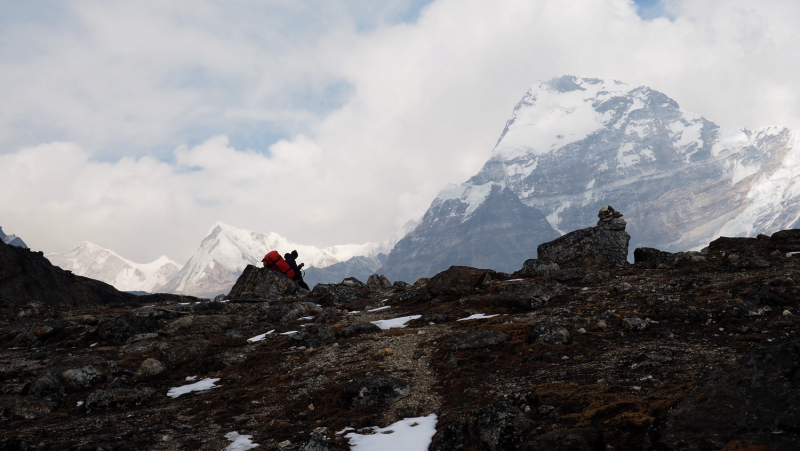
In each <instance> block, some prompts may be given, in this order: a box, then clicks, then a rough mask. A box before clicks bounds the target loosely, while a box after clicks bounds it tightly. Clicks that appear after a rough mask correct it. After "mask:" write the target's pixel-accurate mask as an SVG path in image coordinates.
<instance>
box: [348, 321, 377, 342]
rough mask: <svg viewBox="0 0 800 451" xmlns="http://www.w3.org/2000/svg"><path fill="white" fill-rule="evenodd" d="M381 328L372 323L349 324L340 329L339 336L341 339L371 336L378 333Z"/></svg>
mask: <svg viewBox="0 0 800 451" xmlns="http://www.w3.org/2000/svg"><path fill="white" fill-rule="evenodd" d="M380 331H381V328H380V327H378V326H376V325H375V324H372V323H356V324H350V325H348V326H345V327H344V328H342V330H341V332H339V336H340V337H342V338H349V337H355V336H356V335H361V334H373V333H377V332H380Z"/></svg>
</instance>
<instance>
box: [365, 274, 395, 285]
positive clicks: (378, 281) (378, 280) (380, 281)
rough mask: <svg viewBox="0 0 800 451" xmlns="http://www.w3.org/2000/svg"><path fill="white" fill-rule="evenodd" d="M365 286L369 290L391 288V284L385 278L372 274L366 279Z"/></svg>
mask: <svg viewBox="0 0 800 451" xmlns="http://www.w3.org/2000/svg"><path fill="white" fill-rule="evenodd" d="M367 286H368V287H370V288H391V287H392V282H389V279H387V278H386V276H382V275H378V274H373V275H371V276H369V279H367Z"/></svg>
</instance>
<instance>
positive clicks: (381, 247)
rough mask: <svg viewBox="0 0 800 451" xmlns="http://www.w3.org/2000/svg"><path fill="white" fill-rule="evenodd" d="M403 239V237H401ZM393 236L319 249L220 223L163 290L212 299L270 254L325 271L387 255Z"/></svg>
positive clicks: (276, 235) (225, 290) (393, 240)
mask: <svg viewBox="0 0 800 451" xmlns="http://www.w3.org/2000/svg"><path fill="white" fill-rule="evenodd" d="M401 238H402V237H401ZM396 241H397V239H395V238H394V237H393V238H392V239H390V240H389V241H386V242H383V243H366V244H345V245H336V246H330V247H326V248H322V249H320V248H317V247H314V246H306V245H302V244H297V243H293V242H291V241H289V240H287V239H286V238H284V237H282V236H280V235H278V234H277V233H273V232H270V233H267V234H261V233H257V232H251V231H249V230H243V229H238V228H236V227H233V226H230V225H228V224H225V223H222V222H217V223H216V224H214V226H213V227H212V228H211V230H210V231H209V233H208V235H207V236H206V237H205V238H204V239H203V241H202V242H201V243H200V248H199V249H198V250H197V252H195V254H194V255H193V256H192V257H191V258H190V259H189V262H187V263H186V265H185V266H184V267H183V269H182V270H181V271H180V272H179V273H178V274H177V275H176V276H175V277H174V278H173V279H172V280H171V281H170V282H169V283H168V284H167V286H165V287H164V290H165V291H167V292H170V293H185V294H190V295H194V296H206V297H210V296H213V295H216V294H221V293H227V292H228V291H229V290H230V288H231V286H233V284H234V283H235V282H236V279H237V278H238V277H239V275H240V274H241V273H242V271H243V270H244V268H245V267H246V266H247V265H257V266H260V265H261V263H260V262H261V259H262V258H264V255H266V253H267V252H269V251H271V250H277V251H278V252H280V253H281V255H283V254H285V253H287V252H290V251H292V250H297V252H298V254H299V255H300V257H299V259H298V262H303V263H305V267H306V268H310V267H316V268H325V267H327V266H330V265H333V264H336V263H340V262H345V261H347V260H350V259H351V258H353V257H359V256H361V257H375V256H377V255H378V254H388V253H389V251H390V250H391V248H392V246H393V245H394V243H395V242H396Z"/></svg>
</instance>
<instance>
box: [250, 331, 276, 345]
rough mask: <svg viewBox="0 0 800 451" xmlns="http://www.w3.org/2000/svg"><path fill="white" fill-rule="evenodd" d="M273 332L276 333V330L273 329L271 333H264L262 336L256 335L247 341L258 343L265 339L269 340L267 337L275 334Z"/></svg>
mask: <svg viewBox="0 0 800 451" xmlns="http://www.w3.org/2000/svg"><path fill="white" fill-rule="evenodd" d="M273 332H275V329H272V330H271V331H269V332H264V333H263V334H261V335H256V336H255V337H250V338H248V339H247V341H249V342H250V343H255V342H257V341H262V340H264V339H265V338H267V335H269V334H271V333H273Z"/></svg>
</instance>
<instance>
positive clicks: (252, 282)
mask: <svg viewBox="0 0 800 451" xmlns="http://www.w3.org/2000/svg"><path fill="white" fill-rule="evenodd" d="M246 292H250V293H253V295H255V296H257V297H259V298H263V299H280V298H281V297H283V296H291V295H294V294H304V293H308V290H306V289H304V288H301V287H300V286H298V285H297V283H295V281H294V280H292V279H290V278H288V277H286V276H284V275H283V274H280V273H277V272H275V271H272V270H270V269H267V268H259V267H257V266H253V265H247V267H246V268H244V271H243V272H242V275H241V276H239V278H238V279H237V280H236V283H235V284H234V285H233V288H231V291H230V293H228V298H231V299H236V298H239V297H241V296H242V293H246Z"/></svg>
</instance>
